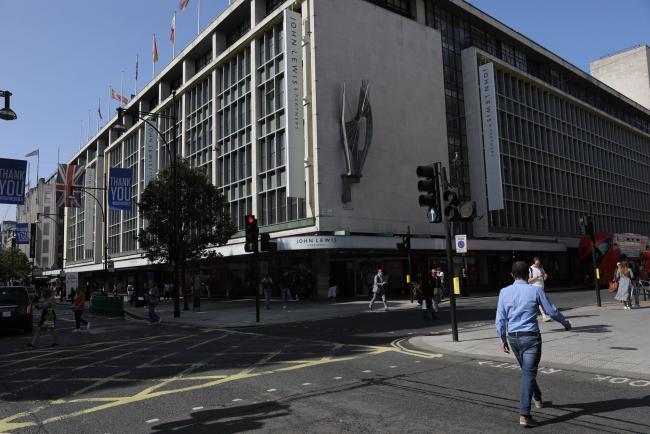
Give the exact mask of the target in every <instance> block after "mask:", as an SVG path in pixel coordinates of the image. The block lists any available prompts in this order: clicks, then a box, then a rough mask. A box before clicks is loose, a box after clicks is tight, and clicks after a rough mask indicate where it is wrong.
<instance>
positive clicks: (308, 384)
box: [302, 383, 311, 386]
mask: <svg viewBox="0 0 650 434" xmlns="http://www.w3.org/2000/svg"><path fill="white" fill-rule="evenodd" d="M302 385H303V386H311V383H302Z"/></svg>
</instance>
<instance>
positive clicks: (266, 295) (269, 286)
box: [262, 274, 273, 309]
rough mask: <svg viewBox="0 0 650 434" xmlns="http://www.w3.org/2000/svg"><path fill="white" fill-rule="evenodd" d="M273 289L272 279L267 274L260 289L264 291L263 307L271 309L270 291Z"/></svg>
mask: <svg viewBox="0 0 650 434" xmlns="http://www.w3.org/2000/svg"><path fill="white" fill-rule="evenodd" d="M272 288H273V279H271V276H269V275H268V274H267V275H266V277H264V279H262V289H263V290H264V305H265V306H266V308H267V309H271V289H272Z"/></svg>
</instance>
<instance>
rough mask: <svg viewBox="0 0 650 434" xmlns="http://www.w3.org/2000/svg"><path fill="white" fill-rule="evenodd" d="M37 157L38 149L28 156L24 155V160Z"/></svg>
mask: <svg viewBox="0 0 650 434" xmlns="http://www.w3.org/2000/svg"><path fill="white" fill-rule="evenodd" d="M37 155H38V149H34V150H33V151H32V152H30V153H29V154H27V155H25V158H27V157H35V156H37Z"/></svg>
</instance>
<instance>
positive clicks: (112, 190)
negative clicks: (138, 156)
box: [108, 167, 133, 211]
mask: <svg viewBox="0 0 650 434" xmlns="http://www.w3.org/2000/svg"><path fill="white" fill-rule="evenodd" d="M108 173H109V175H108V208H109V209H112V210H115V211H131V210H132V209H133V200H132V199H131V191H132V187H131V186H132V185H133V170H132V169H131V168H128V169H122V168H119V167H111V168H110V169H109V172H108Z"/></svg>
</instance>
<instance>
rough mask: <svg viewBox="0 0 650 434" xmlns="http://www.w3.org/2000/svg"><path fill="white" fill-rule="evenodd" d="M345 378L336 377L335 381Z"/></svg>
mask: <svg viewBox="0 0 650 434" xmlns="http://www.w3.org/2000/svg"><path fill="white" fill-rule="evenodd" d="M341 378H343V377H334V379H335V380H340V379H341Z"/></svg>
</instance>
